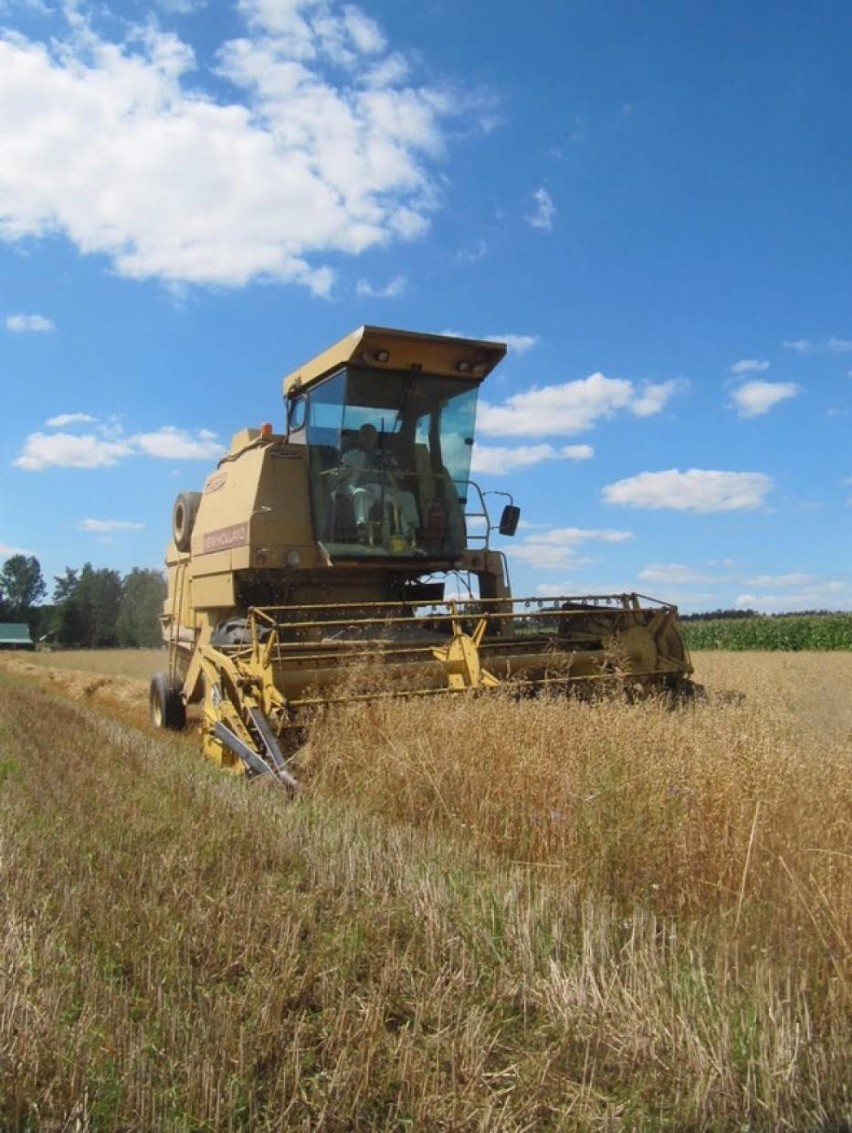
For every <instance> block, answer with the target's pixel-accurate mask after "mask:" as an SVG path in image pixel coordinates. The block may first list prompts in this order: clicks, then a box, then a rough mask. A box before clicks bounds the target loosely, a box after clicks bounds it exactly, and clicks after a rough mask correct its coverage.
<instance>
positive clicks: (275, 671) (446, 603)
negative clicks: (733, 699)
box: [151, 326, 691, 787]
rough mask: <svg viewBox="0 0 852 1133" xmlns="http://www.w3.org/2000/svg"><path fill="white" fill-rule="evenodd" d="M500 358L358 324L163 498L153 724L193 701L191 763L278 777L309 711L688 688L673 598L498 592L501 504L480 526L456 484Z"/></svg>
mask: <svg viewBox="0 0 852 1133" xmlns="http://www.w3.org/2000/svg"><path fill="white" fill-rule="evenodd" d="M505 353H506V347H505V346H504V345H503V344H501V343H494V342H483V341H475V340H470V339H460V338H454V337H449V336H440V335H428V334H415V333H412V332H409V331H400V330H389V329H386V328H379V327H370V326H365V327H362V328H361V329H359V330H357V331H355V332H354V333H353V334H351V335H349V336H347V337H346V338H344V339H342V340H341V341H340V342H338V343H337V344H336V345H334V346H332V347H331V348H330V349H328V350H326V351H324V352H323V353H322V354H320V355H319V356H317V357H316V358H314V359H313V360H312V361H310V362H308V363H306V364H305V365H303V366H302V367H300V368H299V369H298V370H296V371H295V372H294V373H292V374H290V375H289V376H288V377H287V378H285V380H284V399H285V407H286V428H285V430H284V431H283V432H281V433H275V432H274V431H273V429H272V427H271V426H268V425H265V426H263V428H261V429H257V430H252V429H245V430H243V431H242V432H240V433H238V434H237V435H236V436H235V437H234V439H233V442H232V445H231V448H230V451H229V452H228V453H227V454H225V455H224V456H223V457H222V459H221V460H220V461H219V464H218V467H217V468H216V470H215V471H214V472H213V473H212V474H211V475H210V476H209V477H208V478H207V481H206V483H205V485H204V488H203V491H202V492H200V493H195V492H184V493H181V494H180V495H179V496H178V498H177V501H176V502H175V506H174V511H173V517H172V520H173V522H172V535H173V539H172V542H171V544H170V546H169V548H168V551H167V554H166V563H167V567H168V594H167V598H166V602H165V607H164V613H163V618H162V622H163V632H164V639H165V641H166V643H167V645H168V647H169V667H168V671H167V672H164V673H160V674H158V675H157V676H156V677H155V678H154V680H153V681H152V685H151V714H152V718H153V719H154V721H155V723H157V724H158V725H160V726H165V727H174V728H179V727H182V726H184V724H185V723H186V718H187V705H189V704H195V703H200V704H201V705H202V710H201V714H200V718H201V733H202V742H203V747H204V750H205V752H206V754H208V755H209V756H211V757H212V758H213V759H214V760H215V761H216V762H218V763H220V764H222V765H224V766H228V767H233V768H234V769H236V770H242V771H245V772H247V773H249V774H251V775H266V774H272V775H274V776H276V777H277V778H279V779H280V780H281V781H282V782H284V783H285V784H287V785H288V786H291V787H293V786H294V782H295V781H294V780H293V779H292V775H291V772H290V771H289V770H288V767H287V763H286V760H285V757H284V754H283V748H284V747H286V746H288V745H286V744H282V739H283V738H284V737H285V736H286V735H287V734H288V732H289V731H291V730H292V725H293V723H294V721H296V720H297V719H298V718H299V717H300V715H302V714H303V712H304V710H305V709H306V708H309V707H311V706H315V705H318V704H327V703H331V702H335V701H339V700H350V699H361V698H374V697H384V696H406V695H423V694H427V693H433V694H438V693H452V692H458V691H462V690H465V689H470V688H492V687H496V686H498V685H501V684H503V683H505V682H507V681H511V682H512V683H513V684H517V685H520V686H522V687H524V688H526V689H528V690H533V691H535V690H537V689H541V688H544V687H549V686H556V687H559V688H567V687H576V688H584V689H589V688H591V687H595V686H601V685H609V684H612V683H613V682H617V683H624V682H628V683H629V684H630V686H631V688H643V689H646V688H651V689H658V688H661V689H665V690H667V691H669V692H671V691H675V690H677V689H679V688H682V687H687V686H688V684H689V682H688V675H689V673H690V672H691V666H690V664H689V659H688V656H687V654H686V650H685V648H684V646H683V643H682V641H681V639H680V635H679V633H678V630H677V626H676V610H675V608H674V607H673V606H670V605H666V604H663V603H657V602H654V601H652V600H644V599H640V598H639V596H637V595H635V594H630V595H624V594H622V595H607V596H595V597H580V598H577V597H571V598H556V599H548V600H544V599H540V598H532V599H515V598H513V597H512V595H511V593H510V589H509V582H508V571H507V567H506V560H505V556H504V555H503V553H502V552H501V551H498V550H495V549H494V548H493V547H492V545H491V544H492V534H493V533H494V532H495V531H498V532H499V533H500V534H501V535H506V536H510V535H513V534H514V532H515V529H516V527H517V524H518V517H519V510H518V508H517V507H516V506H515V504H514V502H513V501H512V499H511V497H509V496H507V494H506V493H502V495H504V496H507V499H508V501H509V502H508V503H506V504H505V506H504V507H503V508H502V511H501V514H500V516H499V518H496V517H495V518H496V521H493V520H492V516H491V514H490V512H489V507H488V501H487V498H486V495H485V494H483V492H482V491H481V490H480V488H479V487H478V485H477V484H476V483H475V482H474V481H472V480H471V476H470V473H471V457H472V452H473V445H474V426H475V419H476V402H477V395H478V392H479V387H480V385H481V383H482V382H483V381H484V380H485V378H486V377H487V376H488V374H489V373H490V372H491V371H492V369H493V368H494V367H495V366H496V365H497V364H498V362H499V361H500V360H501V359H502V358H503V356H504V354H505ZM448 578H452V579H453V580H454V581H453V584H452V589H453V591H454V592H455V593H454V594H453V595H448V594H447V593H446V589H447V587H446V580H447V579H448ZM460 595H461V596H460Z"/></svg>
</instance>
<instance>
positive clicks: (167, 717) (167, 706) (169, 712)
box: [148, 673, 186, 732]
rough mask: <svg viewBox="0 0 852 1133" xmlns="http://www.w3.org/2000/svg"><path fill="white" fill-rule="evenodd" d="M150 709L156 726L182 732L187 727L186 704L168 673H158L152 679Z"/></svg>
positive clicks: (152, 720)
mask: <svg viewBox="0 0 852 1133" xmlns="http://www.w3.org/2000/svg"><path fill="white" fill-rule="evenodd" d="M148 709H149V712H150V716H151V723H152V724H153V725H154V727H155V728H169V729H171V730H172V731H174V732H180V731H182V730H183V729H184V728H185V727H186V705H185V704H184V702H183V700H182V699H181V696H180V690H179V689H178V688H177V687H176V686H175V685H174V684H172V682H171V681H170V680H169V675H168V673H157V674H156V676H154V677H153V679H152V680H151V688H150V692H149V695H148Z"/></svg>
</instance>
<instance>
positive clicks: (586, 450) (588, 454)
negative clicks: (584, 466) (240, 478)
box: [559, 445, 595, 460]
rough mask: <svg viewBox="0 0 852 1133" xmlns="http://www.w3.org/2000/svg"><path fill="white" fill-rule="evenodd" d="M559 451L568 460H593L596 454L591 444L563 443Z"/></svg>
mask: <svg viewBox="0 0 852 1133" xmlns="http://www.w3.org/2000/svg"><path fill="white" fill-rule="evenodd" d="M559 451H560V453H561V454H562V456H564V457H567V459H568V460H591V459H592V457H593V456H594V455H595V450H594V449H593V448H592V446H591V445H563V446H562V448H561V449H560V450H559Z"/></svg>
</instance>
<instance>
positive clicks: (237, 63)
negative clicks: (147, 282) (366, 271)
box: [0, 0, 471, 294]
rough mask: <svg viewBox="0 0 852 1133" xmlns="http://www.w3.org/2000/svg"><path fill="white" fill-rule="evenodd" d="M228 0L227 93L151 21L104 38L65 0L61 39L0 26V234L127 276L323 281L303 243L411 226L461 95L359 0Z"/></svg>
mask: <svg viewBox="0 0 852 1133" xmlns="http://www.w3.org/2000/svg"><path fill="white" fill-rule="evenodd" d="M237 7H238V10H239V12H240V13H241V14H242V15H243V17H244V18H245V19H246V20H247V22H248V34H246V35H244V36H242V37H241V38H235V39H232V40H230V41H228V42H227V43H224V44H223V45H222V46H221V47H220V49H219V52H218V55H217V59H218V68H219V72H218V74H219V76H220V77H222V78H225V79H227V80H228V82H229V83H230V84H231V87H230V90H231V92H232V98H233V101H231V102H225V101H224V100H220V101H217V100H216V98H215V97H214V95H213V94H212V93H211V91H212V90H213V86H212V84H211V83H210V75H209V74H208V73H206V72H205V71H204V70H203V68H201V67H200V66H199V63H198V60H196V58H195V56H194V54H193V52H192V50H191V49H190V47H189V46H188V45H187V44H186V43H184V42H183V41H182V40H181V39H180V38H178V36H177V35H175V34H174V33H170V32H165V31H163V30H161V29H159V28H157V27H156V25H155V24H152V23H148V24H146V25H144V26H135V27H131V28H129V30H128V32H127V36H126V39H125V40H124V41H121V42H118V41H108V40H106V39H104V38H103V37H101V36H99V34H98V33H97V32H96V31H95V30H94V29H93V27H92V26H90V25H89V24H88V23H87V22H86V18H85V17H84V16H82V15H81V14H80V12H79V11H78V10H77V9H76V8H74V7H72V6H68V7H67V8H66V14H68V16H69V21H70V25H71V26H70V30H69V32H68V33H67V35H66V37H65V39H64V40H62V39H50V40H49V41H45V42H40V41H37V40H34V39H27V38H25V37H23V36H20V35H17V36H11V35H10V36H6V37H5V38H2V37H0V202H2V203H0V239H4V240H6V241H9V242H14V241H19V240H23V239H25V238H32V237H36V238H39V237H47V236H51V235H54V234H61V235H64V236H65V237H67V238H68V239H69V240H70V241H71V242H72V243H73V244H74V245H76V247H77V248H78V249H79V250H80V251H81V252H82V253H84V254H100V255H104V256H106V257H107V258H108V259H109V260H110V261H111V263H112V266H113V267H114V269H115V270H116V271H117V272H118V273H119V274H120V275H123V276H126V277H129V278H134V279H159V280H161V281H163V282H165V283H167V284H171V285H175V284H220V285H225V286H242V285H244V284H246V283H248V282H250V281H251V280H256V279H272V280H280V281H288V282H296V283H299V284H301V285H303V286H305V287H308V288H309V289H311V290H312V291H313V292H314V293H317V294H328V293H329V291H330V289H331V287H332V285H333V278H334V276H333V272H332V270H331V268H329V267H328V265H327V264H323V263H322V262H318V260H319V261H321V260H322V258H323V257H332V256H334V255H336V254H339V253H344V254H348V255H357V254H358V253H360V252H363V251H364V250H365V249H367V248H371V247H376V246H383V245H387V244H389V243H391V242H394V241H398V240H409V239H413V238H416V237H418V236H421V235H422V234H423V233H424V232H425V230H426V228H427V227H428V223H429V217H430V214H431V213H432V211H433V210H434V208H435V206H436V203H437V200H438V182H437V179H436V177H435V174H434V170H435V166H436V162H437V161H439V160H440V159H441V157H442V154H443V150H444V134H443V123H444V121H445V120H446V119H447V117H448V116H449V115H451V114H465V113H467V112H468V111H469V110H470V109H471V107H470V105H469V104H466V102H465V98H464V96H463V95H458V93H457V96H456V97H454V98H450V97H449V96H448V95H447V94H446V93H445V92H442V91H440V90H438V89H436V88H434V87H428V86H425V85H420V86H417V85H414V84H413V83H405V82H404V74H403V71H404V68H402V67H401V66H400V63H399V59H398V57H397V56H389V57H388V58H385V56H384V55H383V52H384V51H385V40H384V37H383V34H382V32H381V30H380V29H379V27H378V25H377V24H376V23H375V22H374V21H373V20H372V19H371V18H370V17H368V16H367V15H366V14H365V13H364V12H363V11H362V10H361V9H360V8H358V7H357V6H355V5H344V6H341V5H340V4H339V3H337V0H287V2H281V0H240V3H239V4H238V5H237ZM391 60H393V67H390V68H389V63H390V61H391ZM383 64H384V65H385V67H384V71H383V76H382V84H381V85H379V86H369V84H368V83H366V82H365V78H366V76H367V75H368V72H369V69H370V68H381V67H382V65H383ZM391 71H393V73H394V74H395V76H396V80H397V81H396V82H393V81H391ZM332 74H333V75H334V79H332V78H331V77H330V76H331V75H332Z"/></svg>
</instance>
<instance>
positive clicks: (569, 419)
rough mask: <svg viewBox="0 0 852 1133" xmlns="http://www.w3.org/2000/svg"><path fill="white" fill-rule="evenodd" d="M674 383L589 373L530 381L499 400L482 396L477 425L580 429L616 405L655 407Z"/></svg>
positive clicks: (507, 431)
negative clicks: (557, 380)
mask: <svg viewBox="0 0 852 1133" xmlns="http://www.w3.org/2000/svg"><path fill="white" fill-rule="evenodd" d="M679 388H681V383H680V382H678V381H668V382H646V383H644V385H642V386H640V387H637V386H636V385H635V384H634V383H633V382H630V381H627V380H626V379H625V378H607V377H606V376H605V375H604V374H600V373H596V374H591V375H590V376H589V377H588V378H581V379H579V380H578V381H569V382H563V383H562V384H561V385H553V386H540V387H533V389H530V390H525V391H524V392H523V393H516V394H513V395H512V396H511V397H508V398H507V399H506V400H505V401H504V402H503V404H502V405H492V404H491V403H489V402H487V401H482V402H481V403H480V411H479V431H480V432H481V433H482V434H484V435H490V436H504V437H509V436H514V437H523V436H525V437H542V436H558V435H565V434H571V433H581V432H584V431H585V430H587V429H591V428H592V427H593V426H594V425H595V424H596V422H597V421H599V420H602V419H606V418H609V417H613V416H614V415H615V414H616V413H618V412H620V411H629V412H632V413H634V414H635V415H636V416H638V417H647V416H650V415H652V414H654V413H659V412H660V410H662V409H663V407H664V406H665V405H666V404H667V403H668V401H669V399H670V398H671V397H672V396H673V394H674V393H675V392H676V391H677V390H678V389H679Z"/></svg>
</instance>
